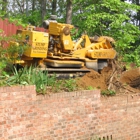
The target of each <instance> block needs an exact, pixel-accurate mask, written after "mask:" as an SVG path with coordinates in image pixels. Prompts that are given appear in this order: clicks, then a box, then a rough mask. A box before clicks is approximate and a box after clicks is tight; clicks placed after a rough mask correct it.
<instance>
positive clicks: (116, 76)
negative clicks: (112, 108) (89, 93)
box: [77, 62, 140, 95]
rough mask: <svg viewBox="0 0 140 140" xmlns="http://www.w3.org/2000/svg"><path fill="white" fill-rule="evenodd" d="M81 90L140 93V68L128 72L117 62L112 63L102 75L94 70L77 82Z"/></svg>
mask: <svg viewBox="0 0 140 140" xmlns="http://www.w3.org/2000/svg"><path fill="white" fill-rule="evenodd" d="M77 85H78V87H81V89H90V88H97V89H100V90H101V91H104V90H112V91H115V92H116V94H121V95H122V94H131V93H132V94H134V93H140V67H139V68H130V69H129V70H126V67H125V66H123V67H122V66H121V65H120V64H119V63H117V62H110V65H109V66H108V67H105V68H104V69H103V70H102V71H101V72H100V73H99V72H96V71H94V70H91V72H89V73H87V74H86V75H84V76H83V77H81V78H79V79H78V80H77Z"/></svg>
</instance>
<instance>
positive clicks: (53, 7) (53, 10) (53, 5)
mask: <svg viewBox="0 0 140 140" xmlns="http://www.w3.org/2000/svg"><path fill="white" fill-rule="evenodd" d="M56 4H57V0H53V1H52V15H55V14H56Z"/></svg>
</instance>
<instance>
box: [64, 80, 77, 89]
mask: <svg viewBox="0 0 140 140" xmlns="http://www.w3.org/2000/svg"><path fill="white" fill-rule="evenodd" d="M64 87H65V88H66V89H67V90H68V91H74V90H76V87H77V86H76V81H75V79H68V80H65V83H64Z"/></svg>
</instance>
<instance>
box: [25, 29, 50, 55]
mask: <svg viewBox="0 0 140 140" xmlns="http://www.w3.org/2000/svg"><path fill="white" fill-rule="evenodd" d="M23 34H24V35H23V39H24V40H26V38H27V36H29V41H27V47H28V48H27V50H26V51H25V53H24V55H25V56H28V57H35V58H45V57H47V52H48V43H49V41H48V40H49V35H48V33H44V32H37V31H25V32H24V33H23Z"/></svg>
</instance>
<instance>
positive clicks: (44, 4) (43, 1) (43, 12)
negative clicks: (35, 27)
mask: <svg viewBox="0 0 140 140" xmlns="http://www.w3.org/2000/svg"><path fill="white" fill-rule="evenodd" d="M45 15H46V0H41V21H42V23H43V21H44V17H45Z"/></svg>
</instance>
